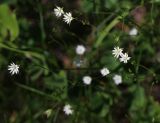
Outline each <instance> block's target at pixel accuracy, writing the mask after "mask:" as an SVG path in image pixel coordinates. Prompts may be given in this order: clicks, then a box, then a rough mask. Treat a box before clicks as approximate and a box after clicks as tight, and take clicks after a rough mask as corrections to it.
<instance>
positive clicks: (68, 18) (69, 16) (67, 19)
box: [63, 12, 73, 24]
mask: <svg viewBox="0 0 160 123" xmlns="http://www.w3.org/2000/svg"><path fill="white" fill-rule="evenodd" d="M63 20H64V22H66V23H67V24H70V23H71V21H72V20H73V17H72V14H71V13H70V12H68V13H65V14H64V18H63Z"/></svg>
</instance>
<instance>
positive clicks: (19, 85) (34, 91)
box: [15, 83, 53, 100]
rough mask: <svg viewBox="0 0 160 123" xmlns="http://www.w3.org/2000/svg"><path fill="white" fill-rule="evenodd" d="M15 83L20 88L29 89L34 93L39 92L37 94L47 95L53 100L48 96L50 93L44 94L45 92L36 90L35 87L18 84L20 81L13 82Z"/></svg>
mask: <svg viewBox="0 0 160 123" xmlns="http://www.w3.org/2000/svg"><path fill="white" fill-rule="evenodd" d="M15 84H16V85H17V86H18V87H20V88H23V89H25V90H28V91H31V92H33V93H36V94H39V95H41V96H44V97H48V98H50V99H52V100H53V97H52V96H50V95H48V94H46V93H44V92H42V91H40V90H37V89H35V88H32V87H29V86H26V85H23V84H20V83H15Z"/></svg>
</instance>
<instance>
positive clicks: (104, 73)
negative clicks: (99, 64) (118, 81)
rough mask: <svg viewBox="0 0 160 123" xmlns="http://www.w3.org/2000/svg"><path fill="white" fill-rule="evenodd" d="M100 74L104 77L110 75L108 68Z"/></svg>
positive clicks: (103, 69)
mask: <svg viewBox="0 0 160 123" xmlns="http://www.w3.org/2000/svg"><path fill="white" fill-rule="evenodd" d="M100 72H101V74H102V76H106V75H108V74H109V73H110V72H109V70H108V68H102V69H101V70H100Z"/></svg>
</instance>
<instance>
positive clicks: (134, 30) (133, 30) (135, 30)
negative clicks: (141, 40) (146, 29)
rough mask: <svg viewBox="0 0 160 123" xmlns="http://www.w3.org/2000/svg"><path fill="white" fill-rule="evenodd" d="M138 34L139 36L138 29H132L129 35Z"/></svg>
mask: <svg viewBox="0 0 160 123" xmlns="http://www.w3.org/2000/svg"><path fill="white" fill-rule="evenodd" d="M137 34H138V30H137V29H136V28H132V29H131V30H130V31H129V35H131V36H136V35H137Z"/></svg>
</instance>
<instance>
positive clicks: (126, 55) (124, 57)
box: [120, 53, 131, 63]
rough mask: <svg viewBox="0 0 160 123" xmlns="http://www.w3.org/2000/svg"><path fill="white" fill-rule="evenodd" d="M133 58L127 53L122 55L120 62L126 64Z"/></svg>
mask: <svg viewBox="0 0 160 123" xmlns="http://www.w3.org/2000/svg"><path fill="white" fill-rule="evenodd" d="M130 58H131V57H128V54H127V53H124V54H122V55H121V58H120V62H124V63H127V62H128V60H130Z"/></svg>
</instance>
